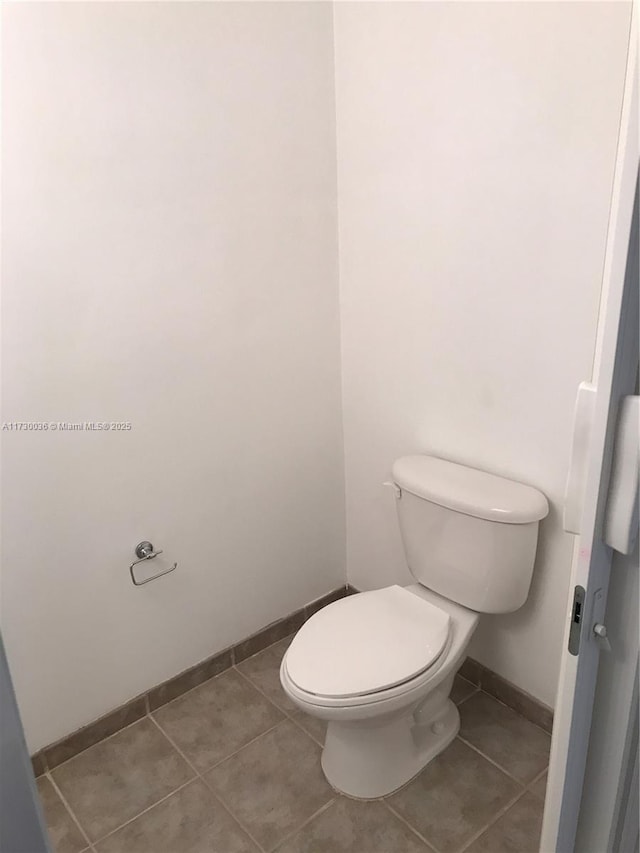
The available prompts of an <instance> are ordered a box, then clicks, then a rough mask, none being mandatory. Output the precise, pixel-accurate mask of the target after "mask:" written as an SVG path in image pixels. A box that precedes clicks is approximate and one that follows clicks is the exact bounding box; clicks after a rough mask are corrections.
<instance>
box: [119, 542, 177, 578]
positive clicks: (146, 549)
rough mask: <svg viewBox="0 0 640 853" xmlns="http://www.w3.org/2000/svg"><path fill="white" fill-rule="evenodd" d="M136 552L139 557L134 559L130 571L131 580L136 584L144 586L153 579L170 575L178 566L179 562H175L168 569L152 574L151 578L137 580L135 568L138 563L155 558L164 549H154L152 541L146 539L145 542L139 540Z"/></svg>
mask: <svg viewBox="0 0 640 853" xmlns="http://www.w3.org/2000/svg"><path fill="white" fill-rule="evenodd" d="M135 553H136V557H138V559H137V560H134V561H133V563H131V565H130V566H129V573H130V574H131V580H132V581H133V585H134V586H142V585H143V584H145V583H150V582H151V581H154V580H156V579H157V578H161V577H162V576H163V575H168V574H169V572H174V571H175V570H176V569H177V568H178V564H177V563H174V564H173V566H171V567H170V568H168V569H164V570H163V571H161V572H158V574H157V575H152V576H151V577H150V578H146V579H145V580H143V581H139V580H136V573H135V571H134V569H135V567H136V566H137V565H138V563H144V562H146V561H147V560H154V559H155V558H156V557H158V556H160V554H162V551H154V550H153V545H152V544H151V542H147V541H146V540H145V541H144V542H139V543H138V544H137V545H136V551H135Z"/></svg>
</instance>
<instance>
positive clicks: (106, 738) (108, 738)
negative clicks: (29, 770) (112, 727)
mask: <svg viewBox="0 0 640 853" xmlns="http://www.w3.org/2000/svg"><path fill="white" fill-rule="evenodd" d="M148 716H149V715H148V714H143V715H142V716H141V717H138V719H137V720H133V722H131V723H127V725H126V726H123V727H122V728H121V729H118V730H117V731H116V732H112V733H111V734H110V735H105V737H103V738H100V740H97V741H96V742H95V743H92V744H91V746H87V747H85V748H84V749H81V750H80V752H76V753H75V755H70V756H69V758H65V760H64V761H61V762H60V763H59V764H56V766H55V767H49V769H48V770H47V773H54V772H55V771H56V770H57V769H58V768H59V767H63V766H64V765H65V764H68V763H69V762H70V761H73V760H74V758H78V756H79V755H84V754H85V752H88V751H89V750H90V749H93V748H94V746H99V745H100V744H101V743H106V741H108V740H111V738H114V737H115V736H116V735H119V734H120V732H125V731H126V730H127V729H130V728H131V727H132V726H135V725H136V724H137V723H141V722H142V721H143V720H144V719H146V717H148Z"/></svg>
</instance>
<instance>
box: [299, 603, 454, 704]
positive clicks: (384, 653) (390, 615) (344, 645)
mask: <svg viewBox="0 0 640 853" xmlns="http://www.w3.org/2000/svg"><path fill="white" fill-rule="evenodd" d="M449 622H450V617H449V614H448V613H445V612H444V610H441V609H440V608H439V607H436V606H435V604H431V603H429V602H428V601H425V600H424V599H423V598H420V597H419V596H418V595H414V594H413V593H412V592H409V591H408V590H406V589H404V588H403V587H400V586H389V587H386V588H385V589H379V590H375V591H374V592H361V593H358V594H357V595H352V596H348V597H347V598H343V599H341V600H340V601H336V602H334V603H333V604H330V605H328V606H327V607H324V608H323V609H322V610H320V611H318V613H316V614H314V615H313V616H312V617H311V618H310V619H309V620H308V621H307V622H305V624H304V625H303V626H302V628H301V629H300V630H299V631H298V633H297V634H296V636H295V638H294V640H293V642H292V643H291V645H290V646H289V649H288V650H287V654H286V668H287V673H288V675H289V678H291V680H292V681H293V683H294V684H296V685H297V686H298V687H299V688H300V689H301V690H304V691H305V692H307V693H314V694H316V695H318V696H326V697H335V698H339V697H348V696H361V695H363V694H367V693H375V692H377V691H379V690H385V689H387V688H389V687H394V686H395V685H397V684H402V683H403V682H404V681H408V680H410V679H411V678H414V677H415V676H416V675H419V674H420V673H421V672H423V671H424V670H425V669H427V668H428V667H429V666H431V664H432V663H433V662H434V661H435V660H437V658H438V657H439V656H440V654H441V652H442V650H443V649H444V646H445V643H446V641H447V637H448V635H449Z"/></svg>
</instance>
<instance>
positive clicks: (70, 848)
mask: <svg viewBox="0 0 640 853" xmlns="http://www.w3.org/2000/svg"><path fill="white" fill-rule="evenodd" d="M37 785H38V793H39V794H40V802H41V803H42V811H43V812H44V818H45V821H46V823H47V829H48V830H49V840H50V841H51V846H52V848H53V850H54V853H80V851H81V850H84V848H85V847H86V846H87V842H86V841H85V839H84V838H83V836H82V833H81V832H80V830H79V829H78V827H77V825H76V822H75V821H74V819H73V818H72V817H71V815H70V814H69V812H68V811H67V807H66V806H65V804H64V803H63V802H62V800H61V799H60V797H59V796H58V792H57V791H56V789H55V788H54V787H53V785H52V784H51V782H50V781H49V779H47V777H46V776H40V777H39V778H38V781H37Z"/></svg>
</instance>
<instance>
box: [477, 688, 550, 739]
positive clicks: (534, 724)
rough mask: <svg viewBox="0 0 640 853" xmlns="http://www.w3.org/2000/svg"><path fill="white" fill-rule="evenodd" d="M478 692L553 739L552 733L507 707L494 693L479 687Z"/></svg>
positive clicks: (509, 706)
mask: <svg viewBox="0 0 640 853" xmlns="http://www.w3.org/2000/svg"><path fill="white" fill-rule="evenodd" d="M478 691H479V692H480V693H484V695H485V696H488V697H489V698H490V699H493V701H494V702H497V703H498V704H499V705H502V707H503V708H508V710H509V711H511V712H512V713H513V714H515V715H516V716H518V717H520V719H521V720H526V721H527V722H528V723H529V725H530V726H535V727H536V728H537V729H539V730H540V731H541V732H544V734H546V736H547V737H548V738H551V732H548V731H547V730H546V729H543V728H542V726H539V725H538V724H537V723H534V722H533V720H530V719H529V717H525V715H524V714H521V713H520V711H516V709H515V708H512V707H511V705H507V703H506V702H503V701H502V699H498V697H497V696H494V695H493V693H489V692H488V691H487V690H485V689H484V687H482V686H479V687H478Z"/></svg>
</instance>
